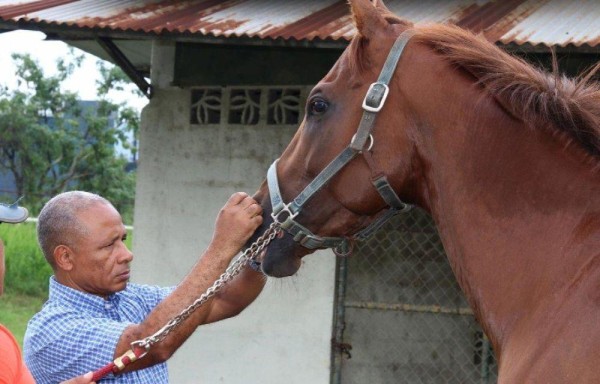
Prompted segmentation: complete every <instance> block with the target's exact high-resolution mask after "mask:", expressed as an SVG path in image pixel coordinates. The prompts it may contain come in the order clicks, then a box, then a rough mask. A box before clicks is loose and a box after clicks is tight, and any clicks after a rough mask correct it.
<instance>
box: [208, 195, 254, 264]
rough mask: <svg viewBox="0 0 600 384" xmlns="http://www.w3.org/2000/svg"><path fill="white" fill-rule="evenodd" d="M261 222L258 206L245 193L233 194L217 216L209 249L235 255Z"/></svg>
mask: <svg viewBox="0 0 600 384" xmlns="http://www.w3.org/2000/svg"><path fill="white" fill-rule="evenodd" d="M262 221H263V219H262V207H261V206H260V204H258V203H257V202H256V200H254V199H253V198H252V197H250V196H248V194H247V193H244V192H236V193H234V194H233V195H231V197H230V198H229V200H228V201H227V203H225V205H224V206H223V208H221V211H220V212H219V215H218V216H217V222H216V225H215V232H214V234H213V238H212V241H211V247H214V248H216V249H219V250H221V251H225V252H227V253H229V254H233V255H235V254H237V253H238V251H239V250H240V249H241V248H242V247H243V246H244V244H245V243H246V241H247V240H248V239H249V238H250V236H252V234H253V233H254V231H255V230H256V228H258V227H259V226H260V225H261V224H262ZM232 257H233V256H232Z"/></svg>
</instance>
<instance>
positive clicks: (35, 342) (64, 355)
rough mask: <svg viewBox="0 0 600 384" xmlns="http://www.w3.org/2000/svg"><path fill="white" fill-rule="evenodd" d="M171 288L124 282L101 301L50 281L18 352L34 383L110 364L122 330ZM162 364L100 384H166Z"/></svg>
mask: <svg viewBox="0 0 600 384" xmlns="http://www.w3.org/2000/svg"><path fill="white" fill-rule="evenodd" d="M173 289H174V287H169V288H161V287H155V286H148V285H138V284H131V283H130V284H128V285H127V288H126V289H125V290H123V291H121V292H118V293H115V294H113V295H111V296H109V297H108V299H103V298H101V297H99V296H96V295H91V294H89V293H84V292H81V291H77V290H75V289H72V288H69V287H66V286H64V285H62V284H60V283H58V282H57V281H56V280H55V279H54V276H53V277H51V278H50V292H49V298H48V301H47V302H46V304H44V307H43V308H42V310H41V311H40V312H38V313H37V314H36V315H35V316H33V318H32V319H31V320H30V321H29V324H28V325H27V331H26V333H25V339H24V341H23V352H24V354H25V362H26V364H27V366H28V367H29V369H30V370H31V373H32V374H33V377H34V378H35V381H36V382H37V383H38V384H45V383H48V384H50V383H52V384H55V383H58V382H60V381H63V380H67V379H70V378H72V377H75V376H79V375H82V374H84V373H86V372H89V371H95V370H97V369H99V368H101V367H103V366H105V365H106V364H108V363H110V362H111V361H112V360H113V356H114V353H115V348H116V346H117V342H118V340H119V338H120V337H121V334H122V333H123V330H125V328H126V327H127V326H129V325H131V324H137V323H141V322H142V321H143V320H144V319H145V318H146V316H147V315H148V314H149V313H150V312H151V311H152V309H154V307H156V305H157V304H158V303H160V302H161V300H163V299H164V298H165V297H166V296H168V295H169V294H170V293H171V292H172V291H173ZM168 382H169V378H168V373H167V364H166V363H162V364H157V365H154V366H152V367H149V368H146V369H141V370H137V371H133V372H127V373H124V374H122V375H117V376H113V375H112V374H110V375H108V376H106V378H105V379H103V380H101V381H100V383H102V384H108V383H139V384H150V383H152V384H159V383H168Z"/></svg>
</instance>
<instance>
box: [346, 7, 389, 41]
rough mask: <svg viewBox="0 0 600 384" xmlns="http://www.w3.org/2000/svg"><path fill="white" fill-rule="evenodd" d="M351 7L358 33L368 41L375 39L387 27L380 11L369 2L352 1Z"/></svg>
mask: <svg viewBox="0 0 600 384" xmlns="http://www.w3.org/2000/svg"><path fill="white" fill-rule="evenodd" d="M350 7H351V8H352V18H353V19H354V25H356V29H358V33H359V34H360V35H361V36H363V37H365V38H367V39H370V38H372V37H374V36H375V35H376V34H377V32H378V31H380V30H381V29H383V28H384V27H385V26H386V25H387V22H386V21H385V19H384V18H383V16H382V14H381V11H380V9H378V8H376V6H375V5H374V4H373V3H371V2H370V1H369V0H350ZM384 7H385V6H384ZM388 12H389V11H388Z"/></svg>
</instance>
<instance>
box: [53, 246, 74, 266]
mask: <svg viewBox="0 0 600 384" xmlns="http://www.w3.org/2000/svg"><path fill="white" fill-rule="evenodd" d="M53 256H54V262H55V263H56V267H57V268H60V269H62V270H65V271H70V270H71V269H73V251H72V250H71V248H69V247H67V246H66V245H59V246H58V247H56V248H54V254H53Z"/></svg>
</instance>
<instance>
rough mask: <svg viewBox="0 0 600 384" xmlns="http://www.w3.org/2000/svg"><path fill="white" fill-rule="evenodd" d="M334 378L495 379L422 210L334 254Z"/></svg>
mask: <svg viewBox="0 0 600 384" xmlns="http://www.w3.org/2000/svg"><path fill="white" fill-rule="evenodd" d="M334 321H335V323H334V336H333V338H332V368H333V369H332V378H331V383H332V384H367V383H368V384H380V383H381V384H384V383H385V384H389V383H411V384H412V383H444V384H446V383H461V384H463V383H495V382H496V381H497V374H496V371H497V369H496V368H497V367H496V364H495V360H494V357H493V354H492V351H491V349H490V345H489V342H488V340H487V338H486V337H485V336H484V334H483V332H482V331H481V329H480V327H479V326H478V324H477V323H476V321H475V319H474V317H473V314H472V311H471V309H470V308H469V306H468V305H467V302H466V300H465V298H464V296H463V294H462V292H461V290H460V288H459V287H458V284H457V283H456V280H455V278H454V275H453V273H452V270H451V268H450V265H449V264H448V261H447V259H446V255H445V253H444V250H443V247H442V243H441V241H440V238H439V236H438V234H437V231H436V229H435V226H434V223H433V221H432V219H431V218H430V217H429V215H428V214H427V213H425V212H424V211H422V210H419V209H413V210H412V211H411V212H410V213H409V214H407V215H399V216H398V217H397V218H395V219H394V220H392V222H390V223H389V224H387V225H386V226H385V227H384V228H382V229H380V230H379V231H378V233H376V234H375V235H374V236H373V238H371V239H370V240H369V241H368V242H365V243H363V244H360V245H359V246H358V250H357V251H356V252H355V253H354V255H352V256H351V257H350V258H348V259H339V260H338V269H337V292H336V314H335V320H334Z"/></svg>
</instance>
